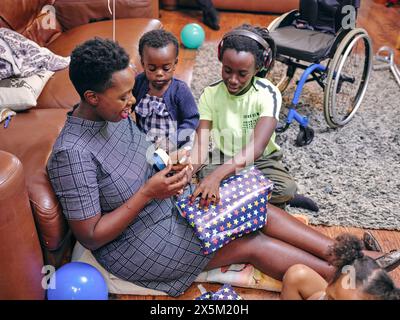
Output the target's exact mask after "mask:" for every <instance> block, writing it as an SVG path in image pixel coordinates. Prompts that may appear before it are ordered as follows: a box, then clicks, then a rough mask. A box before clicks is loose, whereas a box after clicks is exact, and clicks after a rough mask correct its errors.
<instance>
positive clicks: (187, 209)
mask: <svg viewBox="0 0 400 320" xmlns="http://www.w3.org/2000/svg"><path fill="white" fill-rule="evenodd" d="M272 188H273V183H272V182H271V181H270V180H269V179H268V178H266V177H265V176H264V175H263V173H262V172H261V171H260V170H258V169H257V168H255V167H254V166H252V167H249V168H246V169H244V170H242V171H240V172H239V173H238V174H236V175H234V176H231V177H229V178H227V179H225V180H223V181H222V182H221V186H220V189H219V192H220V198H221V200H220V202H219V203H218V204H216V205H214V204H213V205H210V206H209V207H200V205H199V201H200V200H199V198H197V199H196V200H195V201H194V202H193V203H192V204H190V197H186V198H183V199H180V200H178V201H177V207H178V208H179V211H180V213H181V215H182V216H183V217H184V218H185V219H186V220H187V221H188V222H189V224H190V225H191V226H192V227H193V228H194V230H195V232H196V235H197V237H198V238H199V239H200V241H201V242H202V247H203V253H204V254H210V253H212V252H215V251H216V250H218V249H220V248H222V247H223V246H224V245H226V244H228V243H229V242H231V241H232V240H234V239H236V238H238V237H241V236H243V235H245V234H248V233H250V232H254V231H256V230H258V229H260V228H262V227H263V226H264V225H265V224H266V223H267V203H268V201H269V199H270V198H271V193H272Z"/></svg>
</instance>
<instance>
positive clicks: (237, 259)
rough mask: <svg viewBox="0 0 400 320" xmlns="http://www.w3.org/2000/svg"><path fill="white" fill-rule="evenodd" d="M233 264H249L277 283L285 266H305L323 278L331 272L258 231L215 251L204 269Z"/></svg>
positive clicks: (318, 261) (323, 263)
mask: <svg viewBox="0 0 400 320" xmlns="http://www.w3.org/2000/svg"><path fill="white" fill-rule="evenodd" d="M233 263H250V264H252V265H254V266H255V267H256V268H257V269H258V270H260V271H261V272H263V273H265V274H267V275H269V276H271V277H272V278H274V279H277V280H282V278H283V275H284V274H285V272H286V271H287V270H288V269H289V267H291V266H293V265H295V264H304V265H307V266H309V267H310V268H312V269H314V270H315V271H317V272H318V273H319V274H321V275H322V276H323V277H324V278H325V279H329V278H330V277H331V276H332V275H333V273H334V268H333V267H332V266H330V265H329V264H328V263H327V262H326V261H324V260H322V259H320V258H318V257H316V256H314V255H312V254H310V253H309V252H306V251H304V250H302V249H299V248H296V247H294V246H293V245H291V244H289V243H285V242H283V241H281V240H278V239H275V238H272V237H269V236H266V235H265V234H264V233H262V232H254V233H253V234H250V235H246V236H244V237H242V238H239V239H236V240H234V241H232V242H230V243H229V244H227V245H226V246H224V247H222V248H221V249H219V250H218V251H217V252H216V254H215V255H214V257H213V258H212V259H211V261H210V262H209V263H208V265H207V267H206V270H210V269H214V268H217V267H222V266H226V265H230V264H233Z"/></svg>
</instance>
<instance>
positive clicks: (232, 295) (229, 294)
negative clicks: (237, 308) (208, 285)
mask: <svg viewBox="0 0 400 320" xmlns="http://www.w3.org/2000/svg"><path fill="white" fill-rule="evenodd" d="M198 287H199V289H200V291H201V293H202V294H201V296H199V297H197V298H195V299H194V300H232V301H234V300H243V298H242V297H241V296H240V295H238V294H237V293H236V291H235V290H234V289H233V288H232V286H231V285H229V284H224V285H223V286H222V287H221V288H220V289H219V290H217V291H216V292H212V291H206V290H205V289H204V287H203V286H201V285H198Z"/></svg>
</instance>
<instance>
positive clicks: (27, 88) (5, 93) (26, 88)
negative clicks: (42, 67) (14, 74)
mask: <svg viewBox="0 0 400 320" xmlns="http://www.w3.org/2000/svg"><path fill="white" fill-rule="evenodd" d="M53 74H54V72H52V71H41V72H39V73H38V74H35V75H33V76H30V77H26V78H7V79H3V80H0V108H10V109H12V110H14V111H22V110H26V109H29V108H32V107H35V106H36V104H37V102H36V100H37V98H38V97H39V95H40V93H41V92H42V90H43V88H44V86H45V85H46V83H47V81H49V79H50V77H51V76H52V75H53Z"/></svg>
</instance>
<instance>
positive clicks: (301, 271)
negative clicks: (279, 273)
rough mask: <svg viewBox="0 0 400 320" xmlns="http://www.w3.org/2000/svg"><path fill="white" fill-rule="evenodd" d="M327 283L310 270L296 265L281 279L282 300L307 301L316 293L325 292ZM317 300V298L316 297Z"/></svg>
mask: <svg viewBox="0 0 400 320" xmlns="http://www.w3.org/2000/svg"><path fill="white" fill-rule="evenodd" d="M327 285H328V283H327V282H326V281H325V279H323V278H322V277H321V276H320V275H319V274H318V273H317V272H315V271H314V270H312V269H311V268H309V267H307V266H305V265H301V264H296V265H294V266H291V267H290V268H289V269H288V271H287V272H286V273H285V276H284V277H283V283H282V292H281V296H280V298H281V299H282V300H307V299H309V298H310V297H312V296H313V295H315V294H316V293H321V295H322V293H323V292H324V291H325V289H326V287H327ZM317 295H319V294H317ZM316 298H317V299H318V297H316Z"/></svg>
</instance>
